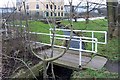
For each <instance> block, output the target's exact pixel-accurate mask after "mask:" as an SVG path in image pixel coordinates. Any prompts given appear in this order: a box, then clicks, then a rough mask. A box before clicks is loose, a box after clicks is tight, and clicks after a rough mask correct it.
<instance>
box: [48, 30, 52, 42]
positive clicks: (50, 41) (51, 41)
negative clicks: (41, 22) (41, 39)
mask: <svg viewBox="0 0 120 80" xmlns="http://www.w3.org/2000/svg"><path fill="white" fill-rule="evenodd" d="M51 30H52V28H50V29H49V31H50V44H52V40H51V39H52V37H51V36H52V35H51Z"/></svg>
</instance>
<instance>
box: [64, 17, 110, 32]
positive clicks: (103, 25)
mask: <svg viewBox="0 0 120 80" xmlns="http://www.w3.org/2000/svg"><path fill="white" fill-rule="evenodd" d="M62 24H64V25H67V24H69V21H62ZM73 28H74V29H78V30H79V29H80V30H96V31H97V30H98V31H99V30H100V31H104V30H106V31H107V30H108V28H107V20H106V19H99V20H93V21H89V23H88V24H86V23H85V21H78V22H73Z"/></svg>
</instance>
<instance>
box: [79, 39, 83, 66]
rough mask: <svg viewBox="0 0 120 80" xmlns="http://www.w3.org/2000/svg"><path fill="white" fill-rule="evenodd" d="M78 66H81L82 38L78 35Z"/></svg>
mask: <svg viewBox="0 0 120 80" xmlns="http://www.w3.org/2000/svg"><path fill="white" fill-rule="evenodd" d="M79 46H80V48H79V67H81V64H82V39H81V37H80V43H79Z"/></svg>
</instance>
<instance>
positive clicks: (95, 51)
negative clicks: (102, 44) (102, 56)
mask: <svg viewBox="0 0 120 80" xmlns="http://www.w3.org/2000/svg"><path fill="white" fill-rule="evenodd" d="M97 42H98V40H97V38H96V39H95V52H97Z"/></svg>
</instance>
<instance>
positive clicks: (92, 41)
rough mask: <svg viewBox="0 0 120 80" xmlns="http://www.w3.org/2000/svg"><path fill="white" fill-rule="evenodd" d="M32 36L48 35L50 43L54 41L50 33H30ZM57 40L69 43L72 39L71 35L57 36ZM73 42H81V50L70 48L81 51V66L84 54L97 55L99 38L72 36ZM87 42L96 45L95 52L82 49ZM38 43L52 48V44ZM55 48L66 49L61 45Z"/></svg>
mask: <svg viewBox="0 0 120 80" xmlns="http://www.w3.org/2000/svg"><path fill="white" fill-rule="evenodd" d="M30 33H31V34H37V35H46V36H50V41H51V39H52V36H53V34H48V33H37V32H30ZM54 37H55V40H56V39H58V40H66V41H68V40H69V38H70V35H60V34H55V36H54ZM71 40H72V41H78V42H79V49H78V48H71V47H70V48H69V49H71V50H76V51H79V65H80V66H81V62H82V58H81V57H82V52H89V53H97V42H98V40H97V38H89V37H78V36H72V39H71ZM83 42H85V43H93V44H94V46H95V47H94V50H93V51H91V50H87V49H82V43H83ZM36 43H40V44H44V45H49V46H51V43H50V44H47V43H41V42H36ZM54 47H58V48H66V47H65V46H61V45H54Z"/></svg>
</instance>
